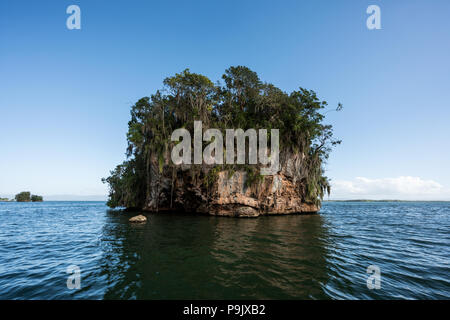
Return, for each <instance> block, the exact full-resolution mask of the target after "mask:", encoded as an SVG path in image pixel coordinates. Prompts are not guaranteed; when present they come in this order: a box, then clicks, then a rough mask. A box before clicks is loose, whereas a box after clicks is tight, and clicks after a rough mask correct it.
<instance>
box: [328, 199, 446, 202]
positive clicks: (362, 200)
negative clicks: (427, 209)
mask: <svg viewBox="0 0 450 320" xmlns="http://www.w3.org/2000/svg"><path fill="white" fill-rule="evenodd" d="M322 202H450V200H370V199H355V200H323V201H322Z"/></svg>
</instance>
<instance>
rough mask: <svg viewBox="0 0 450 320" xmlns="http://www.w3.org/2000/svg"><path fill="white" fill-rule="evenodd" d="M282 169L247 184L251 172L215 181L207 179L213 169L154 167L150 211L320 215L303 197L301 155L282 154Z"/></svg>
mask: <svg viewBox="0 0 450 320" xmlns="http://www.w3.org/2000/svg"><path fill="white" fill-rule="evenodd" d="M280 160H281V170H280V171H279V172H278V173H277V174H276V175H271V176H264V177H263V178H262V181H260V182H258V183H252V184H250V183H248V180H249V173H248V172H246V171H244V170H242V171H235V172H232V173H230V172H229V171H225V170H224V171H218V172H216V176H215V179H214V182H213V183H211V184H207V183H206V182H205V177H206V176H207V175H208V173H209V171H210V170H211V168H207V167H203V168H201V169H200V170H197V171H192V168H190V167H188V166H180V167H179V168H178V169H177V170H176V171H175V170H173V169H170V170H163V172H162V174H160V173H159V170H158V167H157V166H156V165H154V166H152V177H153V179H152V181H150V183H149V185H150V188H149V189H150V190H149V193H148V196H147V206H146V207H145V208H144V210H148V211H171V210H184V211H187V212H198V213H204V214H210V215H217V216H230V217H258V216H260V215H269V214H270V215H274V214H292V213H306V212H308V213H309V212H317V211H319V210H320V208H319V207H318V206H317V205H314V204H310V203H306V202H305V201H304V199H303V198H302V194H304V188H305V186H304V185H303V184H302V170H301V165H302V156H301V155H292V154H289V155H286V154H285V155H283V156H281V155H280Z"/></svg>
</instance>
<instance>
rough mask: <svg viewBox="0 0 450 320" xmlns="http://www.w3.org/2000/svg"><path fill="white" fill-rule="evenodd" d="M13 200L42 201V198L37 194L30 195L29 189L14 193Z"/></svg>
mask: <svg viewBox="0 0 450 320" xmlns="http://www.w3.org/2000/svg"><path fill="white" fill-rule="evenodd" d="M15 200H16V201H17V202H42V201H44V198H43V197H42V196H38V195H34V194H33V195H32V194H31V193H30V192H29V191H23V192H21V193H18V194H16V196H15Z"/></svg>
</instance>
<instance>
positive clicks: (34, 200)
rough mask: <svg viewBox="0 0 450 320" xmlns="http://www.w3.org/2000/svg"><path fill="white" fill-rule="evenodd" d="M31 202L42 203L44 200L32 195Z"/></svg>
mask: <svg viewBox="0 0 450 320" xmlns="http://www.w3.org/2000/svg"><path fill="white" fill-rule="evenodd" d="M31 201H33V202H42V201H44V198H43V197H42V196H37V195H35V194H33V195H32V196H31Z"/></svg>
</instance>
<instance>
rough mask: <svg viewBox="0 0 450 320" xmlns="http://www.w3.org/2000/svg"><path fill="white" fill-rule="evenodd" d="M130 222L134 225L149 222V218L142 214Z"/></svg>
mask: <svg viewBox="0 0 450 320" xmlns="http://www.w3.org/2000/svg"><path fill="white" fill-rule="evenodd" d="M128 221H130V222H133V223H143V222H147V217H146V216H143V215H142V214H140V215H138V216H134V217H132V218H130V219H129V220H128Z"/></svg>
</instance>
